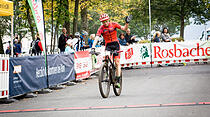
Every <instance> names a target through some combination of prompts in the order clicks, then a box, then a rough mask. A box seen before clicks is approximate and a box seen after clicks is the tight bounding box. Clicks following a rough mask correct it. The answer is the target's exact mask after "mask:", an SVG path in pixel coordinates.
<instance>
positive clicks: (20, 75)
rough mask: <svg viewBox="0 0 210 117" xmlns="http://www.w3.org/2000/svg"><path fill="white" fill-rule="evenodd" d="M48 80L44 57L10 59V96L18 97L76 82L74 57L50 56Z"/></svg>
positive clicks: (63, 55) (48, 57)
mask: <svg viewBox="0 0 210 117" xmlns="http://www.w3.org/2000/svg"><path fill="white" fill-rule="evenodd" d="M47 60H48V78H47V75H46V67H45V58H44V56H28V57H17V58H10V67H9V80H10V81H9V90H10V92H9V96H10V97H12V96H18V95H22V94H26V93H30V92H34V91H38V90H40V89H44V88H47V87H48V86H49V87H50V86H54V85H57V84H62V83H65V82H67V81H71V80H75V70H74V56H73V55H71V54H56V55H48V56H47Z"/></svg>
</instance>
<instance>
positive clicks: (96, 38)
mask: <svg viewBox="0 0 210 117" xmlns="http://www.w3.org/2000/svg"><path fill="white" fill-rule="evenodd" d="M98 39H99V36H96V37H95V40H94V42H93V46H92V48H95V46H96V44H97V43H98Z"/></svg>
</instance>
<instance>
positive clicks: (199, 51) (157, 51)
mask: <svg viewBox="0 0 210 117" xmlns="http://www.w3.org/2000/svg"><path fill="white" fill-rule="evenodd" d="M151 47H152V61H151V53H150V50H151V49H150V44H134V45H130V46H121V50H123V52H122V53H121V57H120V63H121V64H123V66H125V67H126V66H132V65H144V64H158V63H162V62H165V61H167V62H166V63H172V62H170V61H173V62H174V63H177V62H179V63H181V62H183V61H185V62H191V60H193V61H199V60H200V59H205V61H208V59H210V42H207V41H191V42H170V43H169V42H168V43H152V46H151ZM126 64H127V65H126Z"/></svg>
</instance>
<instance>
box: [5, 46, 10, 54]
mask: <svg viewBox="0 0 210 117" xmlns="http://www.w3.org/2000/svg"><path fill="white" fill-rule="evenodd" d="M6 54H9V55H11V48H10V46H8V47H7V50H6Z"/></svg>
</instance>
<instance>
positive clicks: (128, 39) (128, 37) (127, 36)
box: [125, 28, 137, 44]
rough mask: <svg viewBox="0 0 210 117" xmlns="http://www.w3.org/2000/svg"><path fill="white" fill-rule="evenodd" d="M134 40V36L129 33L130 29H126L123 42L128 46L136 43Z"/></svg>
mask: <svg viewBox="0 0 210 117" xmlns="http://www.w3.org/2000/svg"><path fill="white" fill-rule="evenodd" d="M135 39H136V36H133V35H131V31H130V29H129V28H128V29H127V30H126V35H125V40H126V41H127V42H128V43H129V44H133V43H136V42H137V41H135Z"/></svg>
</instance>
